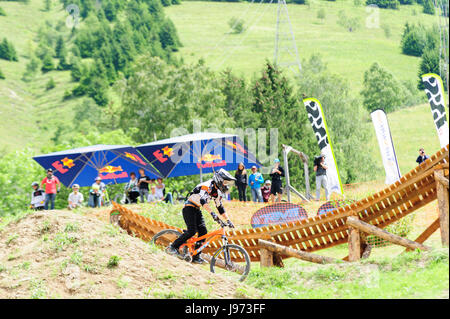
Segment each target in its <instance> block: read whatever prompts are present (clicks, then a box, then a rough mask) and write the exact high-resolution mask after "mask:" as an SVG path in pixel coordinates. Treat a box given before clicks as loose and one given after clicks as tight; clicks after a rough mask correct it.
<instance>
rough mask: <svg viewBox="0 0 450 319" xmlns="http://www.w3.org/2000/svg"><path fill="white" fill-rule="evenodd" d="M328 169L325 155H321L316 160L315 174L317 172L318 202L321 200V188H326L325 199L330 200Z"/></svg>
mask: <svg viewBox="0 0 450 319" xmlns="http://www.w3.org/2000/svg"><path fill="white" fill-rule="evenodd" d="M327 169H328V167H327V166H326V165H325V155H324V154H321V155H320V156H316V158H315V159H314V172H316V201H317V202H318V201H319V199H320V188H321V187H322V186H323V188H325V197H326V199H327V201H328V200H330V192H329V191H328V183H327V182H328V180H327Z"/></svg>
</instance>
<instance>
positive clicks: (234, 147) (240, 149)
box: [227, 141, 247, 154]
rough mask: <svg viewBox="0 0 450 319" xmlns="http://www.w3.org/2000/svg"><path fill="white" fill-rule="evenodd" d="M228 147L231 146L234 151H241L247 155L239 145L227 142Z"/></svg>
mask: <svg viewBox="0 0 450 319" xmlns="http://www.w3.org/2000/svg"><path fill="white" fill-rule="evenodd" d="M227 145H230V146H231V147H232V148H233V149H234V150H239V151H240V152H241V153H244V154H247V151H246V150H245V149H244V148H243V147H242V145H240V144H239V143H233V142H231V141H227Z"/></svg>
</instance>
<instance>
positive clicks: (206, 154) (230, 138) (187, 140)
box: [136, 132, 261, 181]
mask: <svg viewBox="0 0 450 319" xmlns="http://www.w3.org/2000/svg"><path fill="white" fill-rule="evenodd" d="M136 149H138V150H139V152H140V153H141V154H142V155H143V156H145V158H146V159H147V160H148V161H149V162H150V163H151V164H152V165H153V166H154V167H155V168H156V169H157V170H158V171H159V172H160V173H161V174H162V175H163V177H165V178H166V177H176V176H187V175H197V174H200V180H201V181H202V180H203V176H202V175H203V174H204V173H211V172H213V171H215V170H218V169H220V168H224V169H226V170H236V169H237V166H238V164H239V163H240V162H242V163H244V165H245V166H246V167H248V166H252V165H255V166H257V167H260V166H261V163H260V162H259V161H258V160H257V159H256V157H255V156H254V155H253V154H252V153H251V152H249V151H248V149H247V147H246V146H245V145H244V143H243V142H242V140H241V139H240V138H239V137H238V136H237V135H232V134H218V133H208V132H204V133H195V134H188V135H183V136H177V137H174V138H169V139H165V140H160V141H155V142H152V143H148V144H143V145H139V146H137V147H136Z"/></svg>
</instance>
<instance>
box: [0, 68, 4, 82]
mask: <svg viewBox="0 0 450 319" xmlns="http://www.w3.org/2000/svg"><path fill="white" fill-rule="evenodd" d="M0 79H2V80H4V79H5V76H4V75H3V72H2V69H0Z"/></svg>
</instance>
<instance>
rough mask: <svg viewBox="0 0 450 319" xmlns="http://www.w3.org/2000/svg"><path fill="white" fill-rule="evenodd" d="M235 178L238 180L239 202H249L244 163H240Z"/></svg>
mask: <svg viewBox="0 0 450 319" xmlns="http://www.w3.org/2000/svg"><path fill="white" fill-rule="evenodd" d="M234 177H235V178H236V187H237V189H238V192H239V200H240V201H241V202H246V201H247V194H246V189H247V185H248V182H247V171H246V170H245V166H244V163H239V165H238V169H237V170H236V173H235V174H234Z"/></svg>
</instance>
